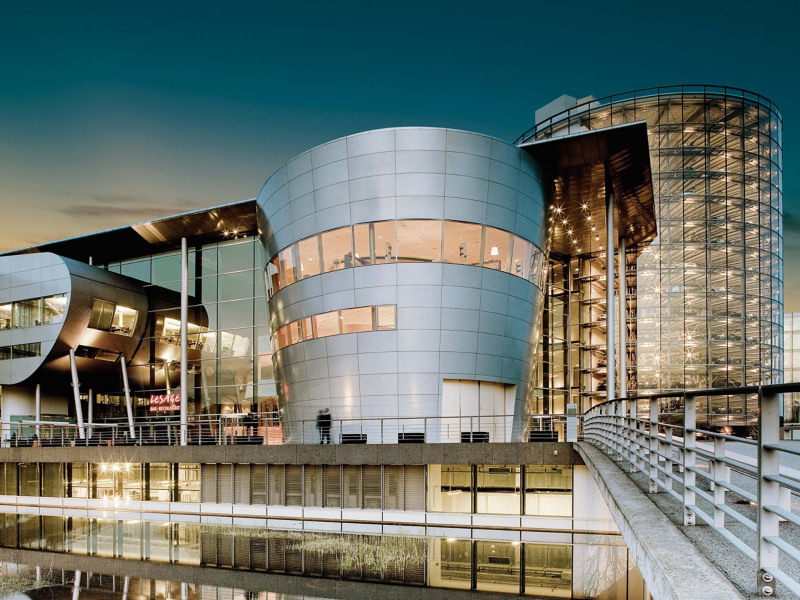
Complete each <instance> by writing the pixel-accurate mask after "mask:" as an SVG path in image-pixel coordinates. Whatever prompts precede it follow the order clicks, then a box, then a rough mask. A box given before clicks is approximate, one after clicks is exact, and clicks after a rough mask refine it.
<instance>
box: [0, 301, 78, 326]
mask: <svg viewBox="0 0 800 600" xmlns="http://www.w3.org/2000/svg"><path fill="white" fill-rule="evenodd" d="M66 310H67V295H66V294H58V295H56V296H47V297H45V298H31V299H28V300H17V301H16V302H8V303H6V304H2V305H0V329H22V328H24V327H38V326H39V325H52V324H54V323H61V320H62V319H63V318H64V313H65V312H66Z"/></svg>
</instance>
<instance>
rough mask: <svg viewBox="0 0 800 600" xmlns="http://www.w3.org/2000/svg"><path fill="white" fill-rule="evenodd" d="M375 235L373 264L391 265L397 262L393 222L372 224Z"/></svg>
mask: <svg viewBox="0 0 800 600" xmlns="http://www.w3.org/2000/svg"><path fill="white" fill-rule="evenodd" d="M372 225H373V228H374V233H375V236H374V237H375V264H378V265H382V264H388V263H393V262H395V261H396V260H397V254H396V250H395V248H396V247H397V244H396V243H395V239H394V238H395V235H394V226H395V223H394V221H382V222H380V223H373V224H372Z"/></svg>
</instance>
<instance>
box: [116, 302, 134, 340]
mask: <svg viewBox="0 0 800 600" xmlns="http://www.w3.org/2000/svg"><path fill="white" fill-rule="evenodd" d="M138 316H139V311H137V310H135V309H133V308H128V307H127V306H117V307H116V310H115V311H114V318H113V319H112V321H111V328H110V329H109V331H110V332H111V333H116V334H117V335H125V336H128V337H130V336H132V335H133V330H134V328H135V327H136V318H137V317H138Z"/></svg>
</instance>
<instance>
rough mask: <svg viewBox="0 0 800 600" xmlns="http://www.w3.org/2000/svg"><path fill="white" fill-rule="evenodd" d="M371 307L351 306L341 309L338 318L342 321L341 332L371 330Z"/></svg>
mask: <svg viewBox="0 0 800 600" xmlns="http://www.w3.org/2000/svg"><path fill="white" fill-rule="evenodd" d="M372 310H373V309H372V307H371V306H367V307H365V308H351V309H348V310H343V311H341V315H340V316H339V319H340V320H341V322H342V333H357V332H359V331H372V329H373V325H372Z"/></svg>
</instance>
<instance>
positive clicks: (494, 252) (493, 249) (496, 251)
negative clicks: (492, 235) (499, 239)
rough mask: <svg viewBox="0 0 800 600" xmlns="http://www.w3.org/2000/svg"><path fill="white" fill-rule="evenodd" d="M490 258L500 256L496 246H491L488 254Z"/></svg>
mask: <svg viewBox="0 0 800 600" xmlns="http://www.w3.org/2000/svg"><path fill="white" fill-rule="evenodd" d="M489 254H491V255H492V256H498V255H499V254H500V250H498V249H497V246H492V249H491V251H490V252H489Z"/></svg>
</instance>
